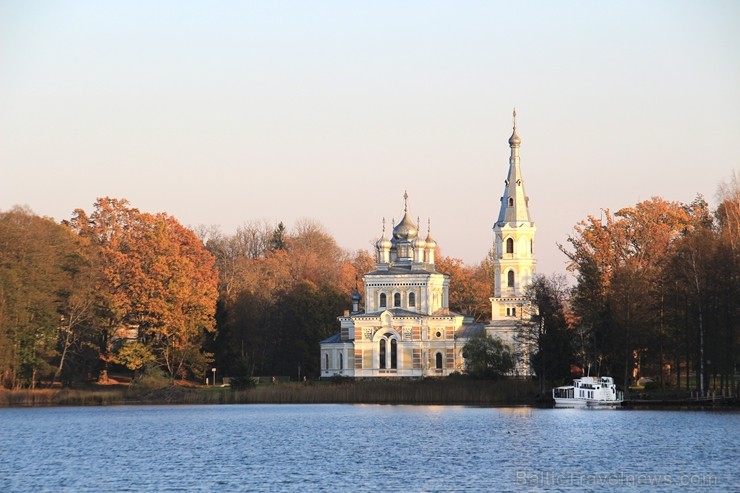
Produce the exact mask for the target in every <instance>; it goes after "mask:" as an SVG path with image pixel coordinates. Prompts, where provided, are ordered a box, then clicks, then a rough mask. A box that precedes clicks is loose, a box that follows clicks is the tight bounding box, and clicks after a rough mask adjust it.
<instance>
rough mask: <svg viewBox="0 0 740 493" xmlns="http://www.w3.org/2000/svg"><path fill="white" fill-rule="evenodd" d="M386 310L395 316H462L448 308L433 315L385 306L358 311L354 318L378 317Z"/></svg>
mask: <svg viewBox="0 0 740 493" xmlns="http://www.w3.org/2000/svg"><path fill="white" fill-rule="evenodd" d="M385 312H388V313H390V314H391V315H393V316H394V317H416V318H426V317H459V316H460V314H459V313H455V312H453V311H451V310H449V309H446V308H442V309H440V310H437V311H436V312H434V313H432V314H431V315H427V314H426V313H420V312H412V311H411V310H405V309H403V308H383V309H382V310H379V311H377V312H370V313H358V314H356V315H353V316H352V318H377V317H379V316H380V315H382V314H383V313H385Z"/></svg>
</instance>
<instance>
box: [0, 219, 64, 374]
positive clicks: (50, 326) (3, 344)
mask: <svg viewBox="0 0 740 493" xmlns="http://www.w3.org/2000/svg"><path fill="white" fill-rule="evenodd" d="M76 247H77V245H76V239H75V236H74V235H73V234H71V232H70V231H69V229H67V228H65V227H64V226H61V225H59V224H56V223H55V222H54V221H53V220H51V219H48V218H42V217H39V216H37V215H35V214H34V213H33V212H32V211H30V210H29V209H24V208H14V209H12V210H10V211H8V212H3V213H0V372H2V373H1V374H0V377H1V378H0V379H1V380H2V384H3V385H5V386H8V387H14V388H18V387H22V386H29V387H31V388H33V387H34V386H35V385H36V384H37V382H39V381H41V380H47V379H48V380H51V379H52V378H53V375H54V373H55V368H58V367H59V365H60V364H61V363H60V362H59V357H60V353H59V350H58V346H57V343H58V341H59V338H60V335H63V333H64V331H65V330H67V329H70V325H69V323H70V320H65V319H63V318H61V317H62V316H63V315H64V314H65V313H67V311H66V307H65V304H66V302H65V298H68V295H67V294H66V291H67V290H69V289H70V282H71V281H70V272H69V271H68V270H67V269H66V266H67V265H69V262H68V258H67V257H68V255H70V254H71V253H72V252H74V251H75V249H76ZM72 328H74V326H72Z"/></svg>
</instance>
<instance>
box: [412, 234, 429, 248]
mask: <svg viewBox="0 0 740 493" xmlns="http://www.w3.org/2000/svg"><path fill="white" fill-rule="evenodd" d="M411 246H413V247H414V248H424V247H426V246H427V242H426V240H425V239H424V238H422V237H421V235H419V236H417V237H416V238H414V241H412V242H411Z"/></svg>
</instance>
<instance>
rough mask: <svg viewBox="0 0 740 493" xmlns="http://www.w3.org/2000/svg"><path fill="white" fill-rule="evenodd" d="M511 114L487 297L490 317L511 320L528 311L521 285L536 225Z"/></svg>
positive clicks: (526, 280) (526, 279) (531, 268)
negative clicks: (491, 286)
mask: <svg viewBox="0 0 740 493" xmlns="http://www.w3.org/2000/svg"><path fill="white" fill-rule="evenodd" d="M513 117H514V131H513V132H512V134H511V137H510V138H509V147H510V149H511V155H510V156H509V173H508V175H507V177H506V180H505V181H504V183H505V185H504V193H503V196H502V197H501V207H500V209H499V213H498V219H497V220H496V223H495V224H494V225H493V233H494V261H493V265H494V272H495V278H494V294H493V298H491V320H492V321H497V320H511V321H514V320H516V319H522V318H523V317H527V316H528V315H529V309H528V305H529V304H528V302H527V300H526V298H525V289H526V287H527V286H528V285H529V284H530V283H531V282H532V277H533V275H534V272H535V265H536V263H537V261H536V259H535V255H534V235H535V231H536V229H537V228H536V227H535V224H534V222H532V218H531V217H530V215H529V197H527V194H526V193H525V191H524V179H523V178H522V171H521V167H520V164H519V147H520V145H521V142H522V141H521V139H520V138H519V135H518V134H517V131H516V109H514V113H513ZM525 312H526V313H525Z"/></svg>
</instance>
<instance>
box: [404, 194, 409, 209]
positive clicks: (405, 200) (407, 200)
mask: <svg viewBox="0 0 740 493" xmlns="http://www.w3.org/2000/svg"><path fill="white" fill-rule="evenodd" d="M408 211H409V194H408V193H407V192H406V190H404V191H403V212H408Z"/></svg>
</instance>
